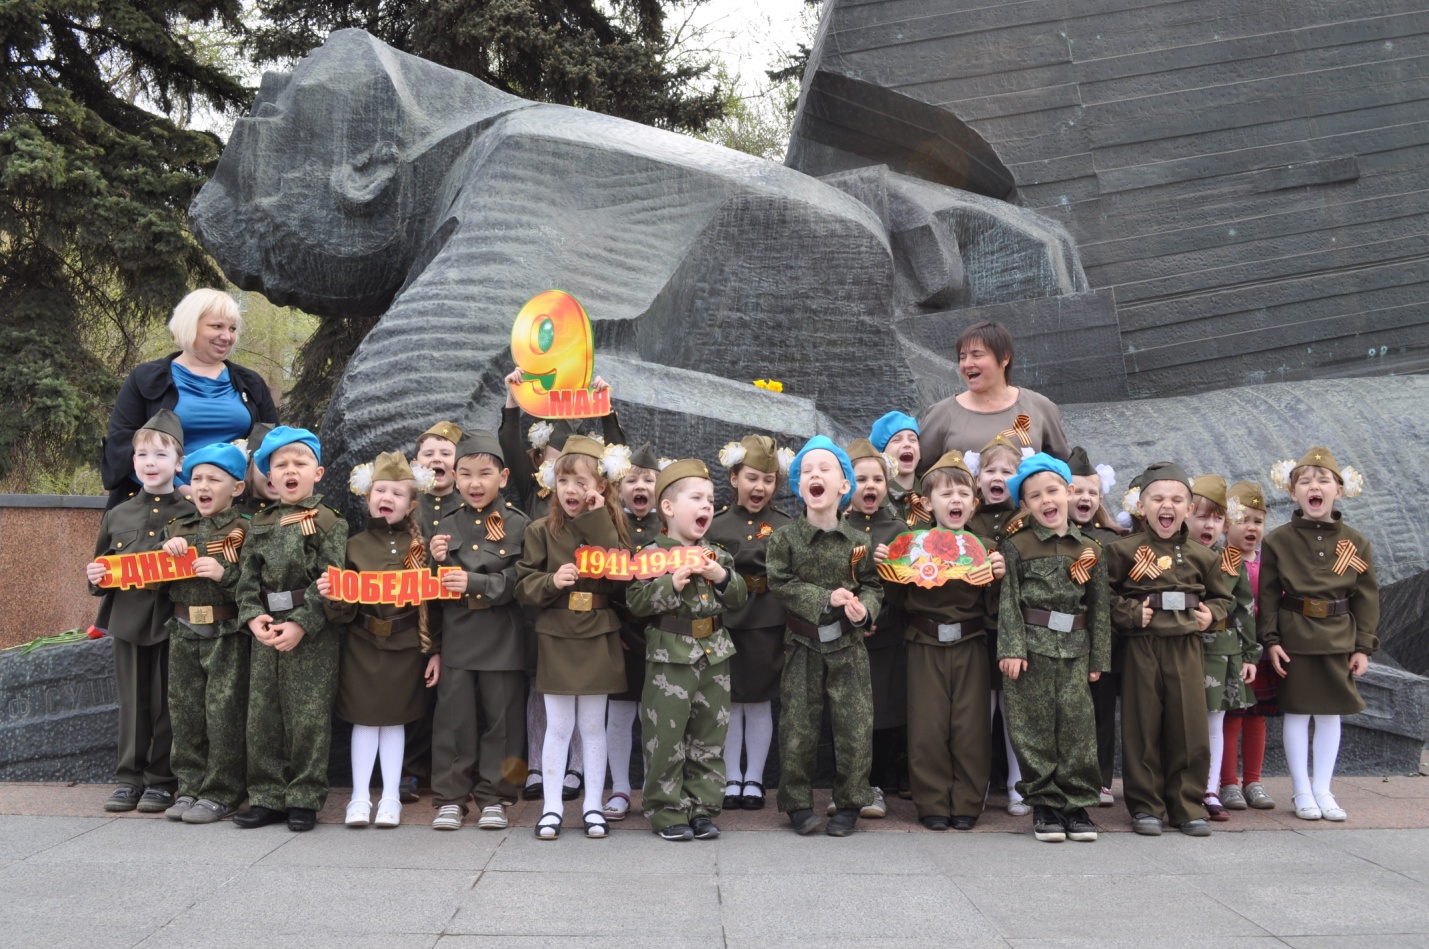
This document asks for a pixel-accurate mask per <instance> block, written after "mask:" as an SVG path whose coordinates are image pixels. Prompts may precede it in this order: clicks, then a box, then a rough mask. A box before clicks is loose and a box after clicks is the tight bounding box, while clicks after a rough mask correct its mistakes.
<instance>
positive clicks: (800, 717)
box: [766, 435, 883, 837]
mask: <svg viewBox="0 0 1429 949" xmlns="http://www.w3.org/2000/svg"><path fill="white" fill-rule="evenodd" d="M789 476H790V478H791V479H793V482H794V483H795V484H797V485H798V486H799V497H800V498H801V499H802V500H803V502H804V515H803V516H802V517H800V518H799V519H798V520H796V521H794V523H792V524H788V525H785V526H784V527H781V528H779V529H778V530H776V531H775V532H774V536H773V537H771V538H770V539H769V550H768V554H767V557H766V562H767V565H768V570H769V589H771V590H772V591H774V595H775V596H777V597H778V598H779V601H780V602H781V603H783V604H784V609H785V610H786V611H787V615H786V617H785V620H784V622H785V627H786V629H785V633H784V676H783V681H782V683H781V687H780V691H779V699H780V708H781V712H782V716H783V717H782V720H781V722H780V727H779V757H780V762H781V764H782V766H783V776H782V778H781V780H780V782H779V810H781V811H784V812H785V813H787V814H788V815H789V821H790V823H791V824H793V826H794V830H795V831H797V832H798V833H800V834H809V833H812V832H813V831H815V830H817V829H818V826H819V819H818V817H817V816H816V815H815V814H814V810H813V807H814V797H813V787H812V783H813V778H814V762H815V758H816V756H817V753H818V746H819V727H820V723H821V721H822V719H823V711H824V704H825V701H827V703H828V706H829V718H830V719H831V721H832V724H833V733H834V804H835V805H837V810H836V813H835V814H834V816H833V818H832V819H831V820H830V821H829V825H828V833H829V835H830V836H833V837H847V836H848V835H850V834H852V833H853V832H854V830H855V829H856V827H857V824H858V812H859V810H861V809H862V808H864V807H867V806H868V805H869V804H872V803H873V789H872V788H870V787H869V784H868V774H869V768H870V765H871V761H870V758H871V748H870V743H871V741H872V733H873V691H872V686H871V685H870V682H869V674H868V651H867V650H866V649H865V648H864V645H863V638H864V632H865V631H866V630H867V629H868V627H869V625H870V624H871V623H872V622H873V618H874V617H875V616H877V615H878V608H879V607H880V606H881V605H882V603H883V588H882V586H881V585H880V584H879V582H878V572H877V568H876V567H875V565H874V563H873V545H872V544H871V543H870V542H869V537H868V535H867V534H864V533H863V532H862V531H860V530H858V529H856V528H855V527H853V526H852V525H851V524H849V523H848V522H846V521H844V520H842V519H841V518H840V517H839V512H840V511H841V510H842V509H843V508H844V507H846V506H847V505H848V502H849V500H850V499H851V498H852V497H853V477H854V475H853V463H852V462H850V461H849V458H848V455H847V454H845V453H844V451H843V449H841V448H839V447H838V446H837V445H835V444H834V443H833V442H832V441H830V440H829V439H828V438H826V437H824V436H823V435H816V436H814V437H813V438H811V439H809V441H808V442H806V443H805V444H804V447H803V448H802V449H800V450H799V454H797V455H795V456H794V462H793V464H791V465H790V466H789Z"/></svg>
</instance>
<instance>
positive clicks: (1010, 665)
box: [997, 659, 1027, 679]
mask: <svg viewBox="0 0 1429 949" xmlns="http://www.w3.org/2000/svg"><path fill="white" fill-rule="evenodd" d="M997 667H998V668H999V669H1001V670H1002V674H1003V675H1005V676H1007V677H1008V678H1009V679H1016V678H1017V677H1018V676H1020V675H1022V673H1024V672H1026V671H1027V660H1026V659H1003V660H1002V661H1000V662H999V663H998V664H997Z"/></svg>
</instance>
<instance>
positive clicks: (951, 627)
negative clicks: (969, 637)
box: [938, 623, 963, 643]
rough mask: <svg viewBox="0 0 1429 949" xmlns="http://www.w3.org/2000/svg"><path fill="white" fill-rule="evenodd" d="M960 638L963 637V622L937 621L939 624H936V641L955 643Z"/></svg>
mask: <svg viewBox="0 0 1429 949" xmlns="http://www.w3.org/2000/svg"><path fill="white" fill-rule="evenodd" d="M962 638H963V624H962V623H939V624H938V642H940V643H955V642H957V641H958V640H959V639H962Z"/></svg>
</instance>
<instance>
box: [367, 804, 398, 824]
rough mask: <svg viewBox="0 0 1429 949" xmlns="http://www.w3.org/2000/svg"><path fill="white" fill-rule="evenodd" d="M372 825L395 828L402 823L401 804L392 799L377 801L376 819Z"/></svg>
mask: <svg viewBox="0 0 1429 949" xmlns="http://www.w3.org/2000/svg"><path fill="white" fill-rule="evenodd" d="M373 823H374V824H376V825H377V826H378V827H396V826H397V825H398V824H400V823H402V802H401V801H399V800H397V799H396V798H392V797H384V798H383V799H382V800H380V801H378V802H377V819H376V820H375V821H373Z"/></svg>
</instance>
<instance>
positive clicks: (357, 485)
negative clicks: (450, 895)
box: [317, 451, 441, 827]
mask: <svg viewBox="0 0 1429 949" xmlns="http://www.w3.org/2000/svg"><path fill="white" fill-rule="evenodd" d="M419 470H420V471H421V473H422V475H423V478H422V481H423V484H424V486H429V485H430V484H431V481H432V475H431V472H430V471H429V470H428V469H425V468H419ZM349 486H350V487H351V489H352V493H353V494H356V495H358V496H359V497H362V498H365V499H366V501H367V530H365V531H363V532H362V533H361V534H357V535H355V536H353V537H349V538H348V540H347V557H346V560H345V562H344V566H345V568H346V569H348V570H357V571H364V570H371V571H378V570H421V569H423V568H424V567H426V565H427V554H426V547H425V545H424V544H423V542H422V529H421V526H420V525H419V523H418V521H417V516H416V514H417V503H418V502H417V494H418V478H417V475H416V474H414V473H413V470H412V468H411V466H409V465H408V464H407V459H406V458H405V457H403V456H402V454H401V453H400V452H395V451H394V452H384V453H382V454H380V455H378V456H377V460H376V461H375V462H371V463H368V464H363V465H358V466H357V467H356V468H354V469H353V470H352V475H351V477H350V479H349ZM317 589H318V592H319V593H321V594H322V595H323V596H324V597H325V598H328V599H327V600H326V602H325V603H324V604H323V605H324V608H325V609H326V611H327V618H328V620H330V621H331V622H333V623H340V624H343V625H345V627H346V635H345V636H344V637H343V644H342V664H341V667H340V671H339V675H338V693H337V716H338V718H341V719H342V720H343V721H345V722H351V723H352V749H351V750H352V799H351V800H350V801H348V804H347V817H346V823H347V826H349V827H366V826H367V825H368V824H376V825H377V826H378V827H396V826H397V825H398V824H400V823H401V822H402V799H401V787H400V785H401V778H402V759H403V755H404V752H405V750H406V748H405V746H406V740H407V739H406V728H407V726H408V725H409V724H410V723H411V722H414V721H416V720H418V719H420V718H421V717H422V712H423V710H424V709H425V707H426V701H425V696H424V689H423V686H424V685H425V687H426V688H428V689H430V688H432V687H434V686H435V685H436V684H437V677H438V674H439V672H440V663H441V657H440V656H439V655H437V648H436V646H435V644H434V643H433V642H432V637H431V633H430V630H429V628H428V624H427V612H428V607H427V604H425V603H419V604H417V605H416V606H395V605H389V604H381V603H375V604H366V603H364V604H361V605H359V604H356V603H340V602H335V601H334V600H332V599H331V596H332V592H333V591H332V587H331V585H330V583H329V581H328V578H327V575H326V574H324V575H322V576H319V577H318V579H317ZM379 756H380V758H381V761H382V796H381V797H380V798H379V799H378V801H377V814H376V816H375V817H374V816H373V813H372V769H373V765H374V764H375V763H376V762H377V760H378V758H379Z"/></svg>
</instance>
